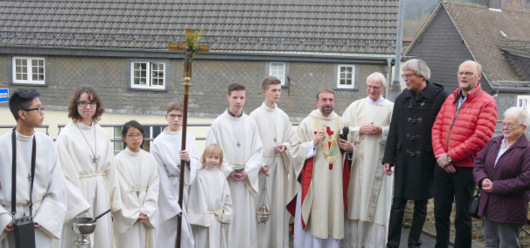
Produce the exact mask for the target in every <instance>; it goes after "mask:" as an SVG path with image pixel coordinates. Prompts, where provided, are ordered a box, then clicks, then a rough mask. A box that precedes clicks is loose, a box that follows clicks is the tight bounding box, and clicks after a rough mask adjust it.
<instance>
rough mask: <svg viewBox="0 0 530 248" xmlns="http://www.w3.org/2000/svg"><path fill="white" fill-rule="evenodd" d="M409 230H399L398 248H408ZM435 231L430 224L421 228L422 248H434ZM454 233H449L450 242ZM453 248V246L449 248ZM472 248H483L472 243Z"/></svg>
mask: <svg viewBox="0 0 530 248" xmlns="http://www.w3.org/2000/svg"><path fill="white" fill-rule="evenodd" d="M409 232H410V229H405V228H403V229H401V243H400V245H399V247H408V245H407V239H408V238H409ZM435 237H436V231H435V228H434V225H433V224H432V223H425V225H424V226H423V233H422V235H421V240H422V241H423V244H422V247H434V245H436V239H435ZM454 239H455V238H454V233H453V232H451V240H452V241H454ZM450 247H453V246H450ZM471 247H472V248H480V247H484V245H482V244H480V243H478V242H476V241H473V243H472V244H471Z"/></svg>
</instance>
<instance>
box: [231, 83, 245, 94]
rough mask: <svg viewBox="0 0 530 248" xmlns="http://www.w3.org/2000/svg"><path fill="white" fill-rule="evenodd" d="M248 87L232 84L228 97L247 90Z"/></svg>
mask: <svg viewBox="0 0 530 248" xmlns="http://www.w3.org/2000/svg"><path fill="white" fill-rule="evenodd" d="M245 89H246V87H245V85H244V84H237V83H235V84H231V85H229V86H228V95H231V94H232V91H240V90H245Z"/></svg>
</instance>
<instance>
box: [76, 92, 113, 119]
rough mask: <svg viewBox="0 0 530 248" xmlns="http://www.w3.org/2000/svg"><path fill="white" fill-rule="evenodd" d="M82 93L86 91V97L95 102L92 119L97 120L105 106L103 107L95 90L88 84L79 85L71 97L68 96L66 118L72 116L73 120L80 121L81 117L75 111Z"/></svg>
mask: <svg viewBox="0 0 530 248" xmlns="http://www.w3.org/2000/svg"><path fill="white" fill-rule="evenodd" d="M83 93H87V94H88V99H90V100H91V101H95V102H96V104H97V105H96V112H95V113H94V116H93V117H92V120H95V121H99V119H100V117H101V115H103V112H105V108H104V107H103V102H102V101H101V98H100V97H99V95H98V93H97V92H96V90H95V89H94V88H93V87H92V86H89V85H81V86H79V87H77V89H76V90H75V92H74V94H73V95H72V98H70V102H69V103H68V118H72V120H74V121H80V120H81V119H82V117H81V115H80V114H79V112H78V111H77V106H78V105H79V98H80V97H81V95H82V94H83Z"/></svg>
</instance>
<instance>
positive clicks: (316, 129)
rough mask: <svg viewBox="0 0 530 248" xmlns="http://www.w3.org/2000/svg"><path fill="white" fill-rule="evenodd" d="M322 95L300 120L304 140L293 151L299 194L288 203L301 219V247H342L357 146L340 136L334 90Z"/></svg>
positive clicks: (297, 230)
mask: <svg viewBox="0 0 530 248" xmlns="http://www.w3.org/2000/svg"><path fill="white" fill-rule="evenodd" d="M316 98H317V100H316V105H317V107H318V109H315V110H313V111H312V112H311V113H310V114H309V116H308V117H306V118H305V119H304V120H302V122H300V125H299V126H298V129H297V130H296V135H297V140H298V142H297V143H296V144H294V145H293V149H292V151H289V152H291V153H292V156H293V167H294V169H295V173H296V174H295V175H296V176H295V177H294V178H295V180H294V183H297V184H298V188H299V191H298V192H299V193H298V195H297V196H296V197H295V199H292V200H291V201H290V202H289V204H288V207H289V211H290V212H291V213H294V217H295V222H294V246H295V247H303V248H311V247H314V248H319V247H322V248H324V247H325V248H338V247H339V246H340V240H341V239H343V238H344V210H345V206H344V195H343V192H344V191H345V189H344V184H343V176H344V175H349V163H348V162H349V159H351V155H350V153H351V152H352V151H353V144H352V143H351V142H349V141H347V140H344V139H342V138H339V133H340V131H341V128H340V116H338V115H337V114H336V113H335V112H333V107H334V105H335V95H334V92H333V91H331V90H327V89H324V90H321V91H319V93H318V94H317V97H316ZM339 148H340V149H339ZM343 151H344V152H343ZM344 182H346V183H347V181H344ZM293 210H294V211H293Z"/></svg>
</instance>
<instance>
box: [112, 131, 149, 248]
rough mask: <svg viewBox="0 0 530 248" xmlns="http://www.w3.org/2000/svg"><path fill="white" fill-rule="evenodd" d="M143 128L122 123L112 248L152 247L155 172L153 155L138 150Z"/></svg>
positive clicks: (143, 133) (117, 161)
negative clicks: (118, 201)
mask: <svg viewBox="0 0 530 248" xmlns="http://www.w3.org/2000/svg"><path fill="white" fill-rule="evenodd" d="M144 135H145V131H144V128H143V127H142V125H140V123H138V122H137V121H129V122H127V123H125V124H124V125H123V128H122V139H123V141H124V142H125V143H126V144H127V147H126V148H125V150H123V151H121V152H120V153H119V154H118V155H116V158H115V163H116V170H117V172H118V180H119V185H120V186H119V187H120V193H121V204H120V205H121V210H120V211H118V212H116V213H114V223H113V224H114V230H115V232H114V237H115V240H116V242H115V244H116V248H155V247H156V240H157V239H156V233H155V224H154V223H153V222H154V220H155V219H156V218H153V216H154V215H155V213H156V211H157V206H158V183H159V179H158V171H157V162H156V160H155V158H154V157H153V155H151V154H150V153H148V152H146V151H144V150H142V148H141V146H142V145H143V140H144Z"/></svg>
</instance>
